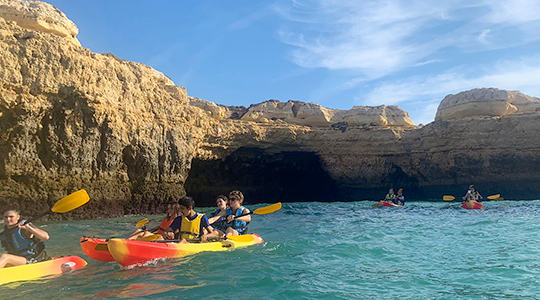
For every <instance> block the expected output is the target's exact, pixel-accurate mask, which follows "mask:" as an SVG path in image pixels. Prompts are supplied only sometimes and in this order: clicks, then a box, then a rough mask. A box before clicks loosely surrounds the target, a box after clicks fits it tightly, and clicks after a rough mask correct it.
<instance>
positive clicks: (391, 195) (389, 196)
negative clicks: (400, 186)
mask: <svg viewBox="0 0 540 300" xmlns="http://www.w3.org/2000/svg"><path fill="white" fill-rule="evenodd" d="M392 199H394V194H386V197H385V199H384V200H392Z"/></svg>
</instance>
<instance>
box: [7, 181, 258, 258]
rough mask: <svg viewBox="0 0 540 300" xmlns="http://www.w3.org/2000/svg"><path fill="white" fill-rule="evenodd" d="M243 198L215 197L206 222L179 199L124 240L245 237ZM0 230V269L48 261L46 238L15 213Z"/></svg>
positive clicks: (184, 199) (189, 201) (188, 199)
mask: <svg viewBox="0 0 540 300" xmlns="http://www.w3.org/2000/svg"><path fill="white" fill-rule="evenodd" d="M243 202H244V195H243V194H242V192H240V191H238V190H234V191H232V192H230V193H229V196H228V197H227V196H225V195H219V196H218V197H217V199H216V205H217V207H218V209H216V211H214V212H213V213H212V216H211V218H210V219H209V218H208V217H207V216H206V215H205V214H200V213H197V212H196V211H195V210H194V208H195V201H194V200H193V198H192V197H187V196H186V197H182V198H181V199H179V200H178V202H174V203H169V204H168V205H167V215H166V216H165V217H164V218H163V220H162V222H161V224H160V225H159V226H157V227H155V228H152V229H149V230H137V231H136V232H134V233H133V234H132V235H131V236H130V237H128V239H140V238H143V237H148V236H151V235H158V237H157V238H156V239H154V240H175V241H179V242H180V243H187V242H194V241H197V242H206V241H207V240H208V239H209V238H221V237H226V236H235V235H241V234H245V233H247V225H248V224H249V222H251V215H250V211H249V209H247V208H245V207H244V206H243V205H242V204H243ZM4 224H5V225H4V229H3V230H2V231H1V232H0V241H1V243H2V247H3V248H4V249H5V250H6V251H7V253H4V254H2V255H1V256H0V268H4V267H6V266H18V265H25V264H29V263H34V262H38V261H43V260H47V259H49V257H48V256H47V254H46V252H45V245H44V243H43V242H44V241H46V240H48V239H49V234H48V233H47V232H46V231H44V230H42V229H39V228H37V227H36V226H35V225H33V224H32V223H31V222H28V221H26V220H23V219H21V215H20V213H19V211H18V210H17V209H8V210H6V211H5V212H4Z"/></svg>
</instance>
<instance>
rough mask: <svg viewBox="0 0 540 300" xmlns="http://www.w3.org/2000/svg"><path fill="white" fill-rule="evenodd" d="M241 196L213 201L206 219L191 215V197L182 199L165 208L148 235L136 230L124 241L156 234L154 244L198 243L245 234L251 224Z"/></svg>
mask: <svg viewBox="0 0 540 300" xmlns="http://www.w3.org/2000/svg"><path fill="white" fill-rule="evenodd" d="M243 203H244V195H243V194H242V192H240V191H237V190H234V191H232V192H230V193H229V197H227V196H225V195H219V196H218V197H217V198H216V206H217V207H218V208H217V209H216V210H215V211H214V212H213V213H212V214H211V217H210V218H208V217H207V216H206V215H204V214H200V213H197V212H196V211H195V209H194V208H195V201H194V200H193V198H192V197H187V196H186V197H183V198H181V199H180V200H178V203H170V204H168V206H167V215H166V216H165V217H164V218H163V220H162V221H161V224H160V225H159V226H157V227H155V228H153V229H150V230H148V231H144V230H137V231H136V232H135V233H133V234H132V235H131V236H130V237H128V239H132V240H135V239H140V238H143V237H147V236H150V235H154V234H155V233H156V232H157V234H158V235H161V236H160V237H158V238H156V240H179V241H180V242H181V243H187V242H193V241H200V242H205V241H207V240H208V238H219V237H224V236H234V235H241V234H244V233H246V232H247V225H248V224H249V222H251V215H250V214H249V213H250V211H249V209H247V208H245V207H244V206H243V205H242V204H243Z"/></svg>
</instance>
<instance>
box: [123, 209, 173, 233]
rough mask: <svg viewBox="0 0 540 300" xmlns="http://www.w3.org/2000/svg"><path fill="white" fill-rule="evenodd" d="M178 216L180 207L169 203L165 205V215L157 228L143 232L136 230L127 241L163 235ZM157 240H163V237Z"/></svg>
mask: <svg viewBox="0 0 540 300" xmlns="http://www.w3.org/2000/svg"><path fill="white" fill-rule="evenodd" d="M179 215H180V205H179V204H178V203H169V204H168V205H167V215H166V216H165V217H164V218H163V220H161V224H159V226H156V227H154V228H152V229H149V230H143V229H137V230H136V231H135V232H134V233H133V234H132V235H130V236H129V237H128V238H127V239H128V240H136V239H140V238H143V237H145V236H150V235H154V234H156V233H157V234H163V232H164V231H165V230H167V228H169V226H171V224H172V222H173V221H174V219H176V217H178V216H179ZM157 240H163V237H162V236H161V237H159V238H157Z"/></svg>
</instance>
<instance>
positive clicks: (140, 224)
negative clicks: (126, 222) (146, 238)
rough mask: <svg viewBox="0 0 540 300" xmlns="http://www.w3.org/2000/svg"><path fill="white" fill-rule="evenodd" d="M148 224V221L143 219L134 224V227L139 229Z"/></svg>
mask: <svg viewBox="0 0 540 300" xmlns="http://www.w3.org/2000/svg"><path fill="white" fill-rule="evenodd" d="M148 222H150V221H148V218H144V219H142V220H140V221H139V222H137V224H135V227H137V228H141V227H143V226H144V225H146V223H148Z"/></svg>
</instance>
